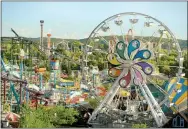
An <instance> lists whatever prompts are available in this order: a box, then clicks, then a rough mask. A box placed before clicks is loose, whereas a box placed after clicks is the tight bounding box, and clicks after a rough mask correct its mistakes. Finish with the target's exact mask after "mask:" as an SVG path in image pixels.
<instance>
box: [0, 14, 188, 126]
mask: <svg viewBox="0 0 188 129" xmlns="http://www.w3.org/2000/svg"><path fill="white" fill-rule="evenodd" d="M40 23H41V38H40V44H37V43H35V42H33V41H31V40H29V39H27V38H23V37H20V36H19V35H18V34H17V33H16V32H15V31H14V30H13V29H12V32H13V33H14V34H15V35H16V37H2V38H1V40H2V44H3V45H4V46H5V45H6V43H7V40H10V39H11V42H8V43H9V44H11V47H12V46H14V45H16V44H20V45H21V46H22V49H21V50H20V54H19V57H20V58H19V60H20V61H19V62H20V67H19V68H18V69H16V68H17V67H16V66H15V65H13V64H15V62H14V60H13V52H12V49H10V50H11V52H10V53H11V61H10V63H9V64H5V62H4V60H3V52H4V51H5V50H3V49H2V48H1V53H2V58H1V82H2V83H1V85H2V89H3V99H4V103H9V105H10V108H9V112H12V111H13V108H12V107H13V96H12V95H14V97H15V100H16V104H17V105H18V106H17V107H20V105H21V104H23V103H25V102H26V103H30V106H31V107H35V108H37V105H38V101H40V104H43V105H45V106H48V105H50V104H52V105H53V104H54V102H55V101H54V100H53V97H52V96H56V95H52V94H56V93H58V94H60V95H63V97H64V100H65V102H67V104H76V103H79V100H80V101H83V100H81V99H85V98H87V97H90V96H92V97H96V99H97V96H103V97H104V99H103V100H102V101H99V105H98V107H97V108H96V109H95V110H94V112H93V113H92V115H91V117H90V118H89V120H88V123H89V124H92V125H93V127H117V128H118V127H131V125H132V124H134V123H143V122H145V123H147V125H148V126H149V127H163V125H164V124H166V123H167V122H168V121H169V119H170V118H171V115H167V113H166V112H165V111H164V109H163V107H167V108H168V110H172V112H171V114H173V113H181V115H182V116H183V117H184V118H185V119H186V120H187V117H186V110H187V92H188V91H187V79H186V78H184V74H183V73H182V69H183V60H184V59H183V57H182V51H181V49H180V46H179V43H178V41H177V39H176V38H175V36H174V34H173V33H172V32H171V30H170V29H169V28H168V27H167V26H166V25H165V24H163V23H162V22H161V21H159V20H157V19H155V18H153V17H151V16H148V15H145V14H141V13H134V12H127V13H121V14H117V15H114V16H111V17H109V18H107V19H105V20H104V21H102V22H101V23H100V24H99V25H98V26H97V27H96V28H95V29H94V30H93V31H92V32H91V34H90V36H89V38H88V40H87V43H86V44H84V55H83V59H82V61H75V60H74V59H72V58H70V57H67V56H65V55H62V54H60V53H59V52H57V51H56V48H58V47H64V48H66V49H67V50H68V49H69V46H68V42H67V41H62V42H60V43H56V47H55V46H54V45H53V47H51V40H50V37H51V34H47V37H48V38H47V45H46V47H45V45H44V44H43V23H44V21H42V20H41V21H40ZM140 26H143V27H142V28H140ZM118 30H120V31H118ZM115 32H116V33H115ZM125 32H127V33H125ZM138 35H140V36H138ZM148 35H151V36H148ZM90 42H93V43H94V45H93V46H90V45H89V44H90ZM100 44H103V46H106V47H102V48H100V49H99V48H98V46H99V45H100ZM163 45H166V46H167V47H166V48H167V49H168V53H161V47H162V46H163ZM33 47H34V48H35V50H37V51H38V52H39V53H40V54H41V56H42V58H43V59H44V60H47V61H46V63H49V59H50V66H51V75H52V76H53V77H52V76H50V82H49V85H48V86H49V87H50V88H49V89H48V90H45V88H44V87H45V86H44V82H43V74H44V73H45V71H46V68H44V67H43V68H40V67H35V68H34V67H33V65H32V66H29V68H27V70H28V72H29V71H30V72H35V73H34V76H35V77H36V78H37V80H38V81H36V82H34V81H32V79H30V78H32V77H31V76H32V75H30V74H29V76H28V75H27V74H26V73H25V71H24V70H26V66H24V63H23V60H24V57H28V59H29V60H31V62H32V63H31V64H33V59H34V57H32V54H31V50H32V48H33ZM170 50H174V51H176V53H177V55H178V56H177V57H176V59H174V60H176V61H177V63H178V66H169V67H170V68H171V67H173V68H174V69H176V71H177V74H176V77H173V78H169V77H167V76H165V75H164V74H162V73H159V72H158V70H157V69H156V67H157V66H163V64H159V62H158V60H159V58H160V57H161V56H163V55H165V54H167V55H168V54H170V52H171V51H170ZM94 51H98V52H101V53H103V54H105V55H106V60H107V61H108V63H107V68H108V70H103V72H101V71H99V69H98V67H96V66H93V67H92V68H91V69H89V68H90V67H89V66H88V63H87V62H88V55H90V54H91V53H92V52H94ZM25 52H26V53H25ZM56 57H58V58H63V59H68V60H69V61H70V62H74V63H76V64H79V65H81V66H82V67H81V73H82V76H81V77H82V78H81V79H80V78H79V79H76V81H74V82H73V81H70V80H66V79H62V78H60V77H58V76H57V71H58V70H59V65H61V64H60V63H61V62H59V60H58V59H57V58H56ZM37 58H39V57H37ZM38 62H39V61H38ZM52 73H53V74H52ZM109 77H111V78H114V80H115V81H114V82H113V83H112V87H111V88H109V90H108V91H107V90H106V89H105V88H104V87H101V86H100V85H103V83H102V81H104V80H105V79H106V78H109ZM156 79H157V80H162V81H164V82H165V83H164V86H165V88H162V87H161V86H159V85H158V84H157V83H156ZM51 84H52V85H51ZM81 87H82V88H83V87H86V88H85V89H87V93H86V92H85V93H84V92H83V91H81V90H80V89H81ZM153 87H155V89H156V90H158V91H159V92H160V93H161V94H162V95H161V98H160V99H159V98H157V97H155V95H154V92H153V91H152V88H153ZM8 88H9V90H8ZM88 94H89V95H88ZM90 94H91V95H90ZM71 95H72V96H71ZM76 96H77V97H76ZM78 96H79V97H78ZM55 98H56V97H55Z"/></svg>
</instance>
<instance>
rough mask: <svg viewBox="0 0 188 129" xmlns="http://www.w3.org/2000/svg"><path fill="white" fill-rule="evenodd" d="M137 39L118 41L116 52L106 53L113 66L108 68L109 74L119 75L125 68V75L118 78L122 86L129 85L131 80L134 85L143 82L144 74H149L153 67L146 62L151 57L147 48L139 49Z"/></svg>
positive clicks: (139, 45)
mask: <svg viewBox="0 0 188 129" xmlns="http://www.w3.org/2000/svg"><path fill="white" fill-rule="evenodd" d="M140 48H141V44H140V41H139V40H136V39H134V40H132V41H130V42H129V43H124V42H123V41H119V42H118V43H117V44H116V52H115V53H109V54H108V55H107V59H108V61H109V62H110V63H111V64H112V65H114V66H115V67H113V68H111V69H109V75H110V76H112V77H119V76H120V74H121V73H122V71H123V69H126V72H127V73H125V75H124V76H123V77H122V78H121V79H120V80H119V85H120V86H121V87H122V88H126V87H127V86H129V84H130V83H131V81H132V82H133V83H134V84H135V85H139V82H140V83H141V84H142V83H144V82H145V80H146V78H145V75H151V73H152V72H153V67H152V66H151V65H150V64H149V63H146V62H147V60H148V59H149V58H150V57H151V52H150V51H149V50H148V49H141V50H140Z"/></svg>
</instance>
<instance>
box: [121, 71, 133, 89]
mask: <svg viewBox="0 0 188 129" xmlns="http://www.w3.org/2000/svg"><path fill="white" fill-rule="evenodd" d="M130 82H131V71H130V70H129V71H128V74H127V75H125V76H124V77H122V78H121V79H120V80H119V85H120V86H121V87H122V88H126V87H127V86H128V85H129V84H130Z"/></svg>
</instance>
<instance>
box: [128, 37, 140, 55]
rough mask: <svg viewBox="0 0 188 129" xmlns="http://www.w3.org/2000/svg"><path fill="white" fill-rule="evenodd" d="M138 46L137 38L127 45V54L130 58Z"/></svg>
mask: <svg viewBox="0 0 188 129" xmlns="http://www.w3.org/2000/svg"><path fill="white" fill-rule="evenodd" d="M139 47H140V41H138V40H136V39H135V40H132V41H131V42H130V43H129V45H128V53H127V54H128V56H129V58H130V56H131V54H132V52H133V51H135V50H137V49H138V48H139Z"/></svg>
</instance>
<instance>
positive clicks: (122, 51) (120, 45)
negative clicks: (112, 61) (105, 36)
mask: <svg viewBox="0 0 188 129" xmlns="http://www.w3.org/2000/svg"><path fill="white" fill-rule="evenodd" d="M116 51H117V53H118V55H119V56H120V57H121V58H122V59H124V60H126V58H125V55H124V54H125V43H124V42H122V41H119V42H118V43H117V45H116Z"/></svg>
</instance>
